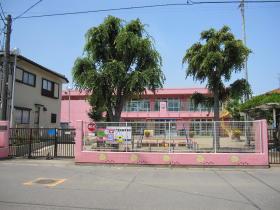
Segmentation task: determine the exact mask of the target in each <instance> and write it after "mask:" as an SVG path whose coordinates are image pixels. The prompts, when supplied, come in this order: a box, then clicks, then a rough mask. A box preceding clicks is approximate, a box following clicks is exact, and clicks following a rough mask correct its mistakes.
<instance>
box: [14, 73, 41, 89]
mask: <svg viewBox="0 0 280 210" xmlns="http://www.w3.org/2000/svg"><path fill="white" fill-rule="evenodd" d="M17 71H18V73H17V75H18V76H17V77H16V81H17V82H20V83H23V84H26V85H30V86H33V87H35V84H36V76H35V74H32V73H30V72H28V71H25V70H22V69H19V68H18V69H17Z"/></svg>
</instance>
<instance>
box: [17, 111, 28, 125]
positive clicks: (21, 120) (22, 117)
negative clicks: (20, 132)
mask: <svg viewBox="0 0 280 210" xmlns="http://www.w3.org/2000/svg"><path fill="white" fill-rule="evenodd" d="M30 110H31V109H27V108H20V107H17V108H15V117H16V119H15V122H16V123H17V124H29V122H30Z"/></svg>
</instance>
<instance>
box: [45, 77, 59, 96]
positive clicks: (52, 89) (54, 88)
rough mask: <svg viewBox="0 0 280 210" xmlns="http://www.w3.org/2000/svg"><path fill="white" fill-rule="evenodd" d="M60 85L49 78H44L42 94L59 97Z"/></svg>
mask: <svg viewBox="0 0 280 210" xmlns="http://www.w3.org/2000/svg"><path fill="white" fill-rule="evenodd" d="M58 93H59V86H58V84H57V83H55V82H52V81H50V80H47V79H42V95H43V96H47V97H51V98H58V96H59V94H58Z"/></svg>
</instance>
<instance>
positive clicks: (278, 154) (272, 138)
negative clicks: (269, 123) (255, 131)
mask: <svg viewBox="0 0 280 210" xmlns="http://www.w3.org/2000/svg"><path fill="white" fill-rule="evenodd" d="M267 131H268V152H269V163H272V164H273V163H274V164H280V142H279V137H278V135H277V129H268V130H267Z"/></svg>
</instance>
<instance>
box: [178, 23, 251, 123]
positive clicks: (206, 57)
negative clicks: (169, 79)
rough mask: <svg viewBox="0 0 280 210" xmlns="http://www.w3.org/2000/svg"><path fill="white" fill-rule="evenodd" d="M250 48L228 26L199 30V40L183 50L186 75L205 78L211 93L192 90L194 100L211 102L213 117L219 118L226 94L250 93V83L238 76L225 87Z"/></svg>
mask: <svg viewBox="0 0 280 210" xmlns="http://www.w3.org/2000/svg"><path fill="white" fill-rule="evenodd" d="M249 53H250V50H249V49H248V48H247V47H246V46H245V45H244V44H243V43H242V41H241V40H237V39H235V37H234V35H233V34H232V33H231V32H230V28H229V27H227V26H224V27H222V28H221V29H220V30H219V31H216V30H215V29H213V28H211V29H210V30H207V31H203V32H202V33H201V42H197V43H195V44H194V45H192V46H191V47H190V48H189V49H188V50H187V52H186V54H185V56H184V58H183V63H186V64H188V66H187V69H186V76H187V77H188V76H192V77H193V78H194V80H198V81H200V82H201V83H203V82H206V86H207V88H208V89H209V90H210V91H211V93H212V94H213V96H211V97H207V96H203V95H201V94H198V93H196V94H194V95H193V97H192V98H193V99H194V102H195V104H198V103H206V104H207V105H212V106H214V120H215V121H219V102H223V101H225V100H227V99H229V98H240V97H241V96H243V95H245V94H250V86H249V84H248V83H247V82H246V80H244V79H239V80H236V81H235V82H233V83H232V84H231V85H230V86H228V87H226V86H225V84H224V81H225V82H228V81H230V79H231V76H232V73H237V72H240V71H241V70H242V69H243V67H244V62H245V60H246V58H247V56H248V55H249Z"/></svg>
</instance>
